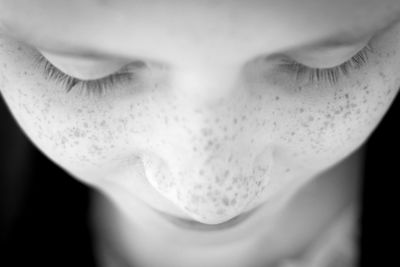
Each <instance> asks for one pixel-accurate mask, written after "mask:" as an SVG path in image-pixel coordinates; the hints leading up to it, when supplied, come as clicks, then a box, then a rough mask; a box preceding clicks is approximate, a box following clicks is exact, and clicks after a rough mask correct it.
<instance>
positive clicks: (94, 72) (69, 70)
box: [40, 52, 139, 80]
mask: <svg viewBox="0 0 400 267" xmlns="http://www.w3.org/2000/svg"><path fill="white" fill-rule="evenodd" d="M40 54H41V55H42V56H43V57H44V58H45V59H46V60H47V61H48V62H50V63H51V64H52V65H53V66H55V67H56V68H57V69H59V70H60V71H62V72H64V73H65V74H67V75H69V76H71V77H73V78H76V79H79V80H98V79H102V78H104V77H107V76H110V75H113V74H116V73H123V72H128V71H132V70H133V69H135V68H134V67H133V66H136V68H138V66H139V65H138V64H137V63H136V65H135V64H132V62H129V61H127V60H124V61H122V60H101V59H99V60H94V59H93V60H92V59H90V60H89V59H83V58H71V57H66V56H60V55H55V54H51V53H48V52H40Z"/></svg>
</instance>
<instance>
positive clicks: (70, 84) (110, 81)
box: [36, 54, 134, 95]
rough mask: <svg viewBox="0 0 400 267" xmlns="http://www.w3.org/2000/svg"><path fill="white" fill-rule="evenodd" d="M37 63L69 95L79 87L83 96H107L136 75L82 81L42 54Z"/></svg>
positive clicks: (129, 73) (120, 74)
mask: <svg viewBox="0 0 400 267" xmlns="http://www.w3.org/2000/svg"><path fill="white" fill-rule="evenodd" d="M36 62H37V63H38V66H39V68H40V69H41V70H42V72H43V75H44V76H45V78H46V79H47V80H53V81H55V82H56V83H58V84H60V85H61V86H62V87H63V88H64V89H65V91H66V92H67V93H69V92H70V91H71V90H72V89H73V88H77V87H79V88H80V89H81V93H82V94H83V93H84V92H86V94H87V95H90V94H95V95H105V94H106V93H107V92H108V90H110V89H112V88H114V87H115V86H117V85H121V84H122V83H125V82H131V81H132V80H133V79H134V73H132V72H116V73H113V74H110V75H108V76H105V77H102V78H99V79H94V80H81V79H78V78H75V77H72V76H70V75H68V74H66V73H64V72H63V71H61V70H60V69H58V68H57V67H56V66H54V65H53V64H51V63H50V62H49V61H48V60H47V59H46V58H45V57H44V56H43V55H41V54H39V55H38V56H37V58H36Z"/></svg>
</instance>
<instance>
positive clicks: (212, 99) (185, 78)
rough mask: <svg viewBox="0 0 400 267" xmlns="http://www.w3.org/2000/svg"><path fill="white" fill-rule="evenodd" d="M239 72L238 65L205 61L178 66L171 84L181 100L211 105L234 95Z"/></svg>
mask: <svg viewBox="0 0 400 267" xmlns="http://www.w3.org/2000/svg"><path fill="white" fill-rule="evenodd" d="M239 74H240V68H239V67H238V66H237V65H234V64H220V63H217V62H213V61H208V62H207V61H206V62H204V61H203V62H201V63H198V64H195V65H191V66H185V65H181V66H179V67H177V68H176V69H175V70H174V72H173V74H172V81H171V84H172V87H173V90H174V92H175V93H176V95H177V96H178V97H179V98H180V99H181V100H183V101H187V102H188V103H192V104H196V105H198V104H200V105H201V104H206V105H209V104H212V103H216V102H218V101H220V100H221V99H224V98H226V99H229V98H231V97H232V95H233V94H234V92H235V91H236V90H237V85H238V82H239V79H240V77H239Z"/></svg>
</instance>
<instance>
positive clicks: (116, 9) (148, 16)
mask: <svg viewBox="0 0 400 267" xmlns="http://www.w3.org/2000/svg"><path fill="white" fill-rule="evenodd" d="M0 7H1V8H0V20H1V23H2V25H3V28H4V29H3V30H4V31H7V30H8V31H9V32H11V33H12V34H14V35H17V36H18V37H19V36H23V38H25V40H28V41H29V42H31V43H32V44H34V45H36V46H37V47H39V48H43V50H48V51H54V52H59V53H68V51H72V50H74V51H77V50H79V51H86V52H87V53H88V54H90V53H96V51H98V52H100V53H103V54H108V53H110V54H115V53H118V54H120V55H121V56H123V57H139V56H140V57H142V58H156V59H158V60H161V61H166V62H168V61H171V60H175V61H176V60H177V58H181V59H182V63H184V61H185V59H186V58H188V57H193V56H195V55H196V54H197V55H198V57H199V59H200V58H215V59H217V58H218V59H221V61H223V62H229V61H234V60H236V61H242V60H245V59H248V58H249V57H252V56H255V55H258V54H270V53H275V52H278V51H282V50H285V49H290V48H292V47H296V46H302V45H306V44H308V43H311V42H312V41H313V40H318V39H322V38H324V37H329V36H331V35H335V34H337V33H346V32H347V33H348V34H347V35H346V36H347V37H346V38H354V39H357V38H362V37H363V36H365V35H367V34H368V33H371V32H373V31H376V30H379V29H380V28H383V27H384V26H386V25H387V23H388V21H391V20H395V19H396V18H398V14H399V13H400V12H399V11H400V1H398V0H364V1H362V0H280V1H275V0H209V1H194V0H191V1H187V0H174V1H162V0H158V1H153V0H146V1H145V0H141V1H123V0H116V1H112V0H101V1H100V0H96V1H94V0H68V1H67V0H41V1H29V0H0ZM200 48H201V49H200Z"/></svg>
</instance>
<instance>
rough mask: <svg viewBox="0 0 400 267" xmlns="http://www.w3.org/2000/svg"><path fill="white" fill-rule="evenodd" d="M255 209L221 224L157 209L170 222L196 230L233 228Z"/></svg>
mask: <svg viewBox="0 0 400 267" xmlns="http://www.w3.org/2000/svg"><path fill="white" fill-rule="evenodd" d="M255 210H256V209H253V210H250V211H247V212H245V213H242V214H240V215H238V216H236V217H233V218H232V219H230V220H228V221H226V222H223V223H220V224H205V223H201V222H198V221H195V220H190V219H184V218H179V217H177V216H173V215H169V214H167V213H164V212H162V211H159V210H155V211H156V212H157V213H158V214H159V215H161V216H162V217H163V218H165V219H166V220H168V221H169V222H171V223H172V224H174V225H176V226H178V227H180V228H184V229H189V230H196V231H221V230H228V229H231V228H233V227H235V226H236V225H238V224H240V223H241V222H242V221H244V220H246V219H247V218H248V217H250V216H251V215H252V214H253V213H254V212H255Z"/></svg>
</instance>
